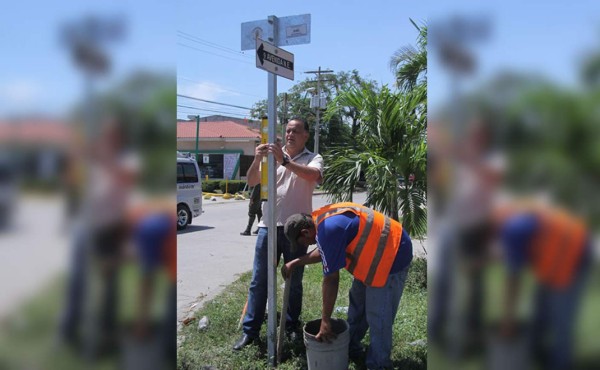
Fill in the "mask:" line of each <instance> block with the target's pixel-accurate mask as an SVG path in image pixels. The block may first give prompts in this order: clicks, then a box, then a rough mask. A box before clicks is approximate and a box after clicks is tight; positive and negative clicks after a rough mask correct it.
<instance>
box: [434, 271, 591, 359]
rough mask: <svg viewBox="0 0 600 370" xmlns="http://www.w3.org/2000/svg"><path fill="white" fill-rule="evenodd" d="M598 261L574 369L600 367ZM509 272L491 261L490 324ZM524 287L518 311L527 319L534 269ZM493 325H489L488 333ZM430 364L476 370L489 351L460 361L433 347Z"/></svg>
mask: <svg viewBox="0 0 600 370" xmlns="http://www.w3.org/2000/svg"><path fill="white" fill-rule="evenodd" d="M598 267H599V266H598V264H597V263H596V264H595V266H594V268H593V269H592V270H591V273H590V275H589V279H588V281H587V284H586V287H585V291H584V293H583V296H582V300H581V302H580V305H581V306H580V309H579V311H578V315H577V322H576V324H575V343H574V346H575V347H574V369H598V368H599V367H600V341H598V339H597V338H598V331H599V329H600V315H598V312H600V268H598ZM504 277H505V273H504V270H503V266H502V265H500V264H499V263H495V264H493V265H491V266H490V267H489V268H488V269H487V271H486V274H485V302H486V304H485V307H484V320H485V322H486V324H488V325H489V324H491V323H495V322H497V321H498V320H499V318H500V315H501V311H502V308H503V296H502V292H503V282H504ZM523 278H524V279H523V287H522V288H523V289H522V291H521V293H520V300H519V304H518V310H517V312H518V315H519V317H520V318H521V320H522V321H524V322H525V321H526V320H527V319H528V318H529V317H530V316H529V315H530V310H531V309H532V305H531V303H532V295H533V293H534V290H535V285H534V279H533V276H532V274H531V272H527V273H525V274H524V276H523ZM490 330H491V329H488V334H489V332H490ZM428 356H429V367H430V368H431V369H447V368H449V364H450V363H451V364H452V366H453V368H457V369H465V370H471V369H473V370H475V369H481V368H482V367H483V368H484V367H485V365H486V362H485V361H486V354H485V353H484V350H483V351H480V352H477V353H474V354H471V355H469V356H468V357H467V358H463V359H461V360H458V361H454V362H450V361H451V359H450V358H449V357H448V354H447V353H445V352H443V350H442V349H441V348H439V347H433V346H432V347H430V348H429V352H428Z"/></svg>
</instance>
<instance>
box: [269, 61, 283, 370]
mask: <svg viewBox="0 0 600 370" xmlns="http://www.w3.org/2000/svg"><path fill="white" fill-rule="evenodd" d="M268 75H269V77H268V79H269V81H268V83H269V89H268V95H267V96H268V99H269V107H268V112H269V143H274V142H275V141H276V139H275V127H276V125H277V110H276V109H277V108H276V104H275V102H276V100H277V76H276V75H275V74H274V73H270V72H269V73H268ZM268 164H269V182H268V188H269V201H268V202H267V205H268V206H269V209H268V214H269V224H268V225H267V227H268V230H269V234H268V238H269V240H268V242H269V258H268V264H269V273H268V277H267V284H268V288H267V294H268V297H269V298H268V302H269V303H268V304H269V317H268V322H267V338H268V344H267V352H268V354H269V362H270V363H271V364H272V365H275V361H276V356H275V355H276V350H277V348H276V343H277V274H276V272H277V220H276V219H275V203H277V201H276V200H277V199H276V197H277V189H276V187H275V157H274V156H273V153H269V158H268ZM281 314H282V315H285V313H284V312H282V313H281Z"/></svg>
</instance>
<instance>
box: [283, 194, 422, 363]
mask: <svg viewBox="0 0 600 370" xmlns="http://www.w3.org/2000/svg"><path fill="white" fill-rule="evenodd" d="M284 232H285V235H286V237H287V238H288V239H289V241H290V245H291V246H292V248H295V249H304V248H307V247H308V246H309V245H311V244H315V243H316V244H317V248H315V249H314V250H313V251H312V252H310V253H307V254H305V255H303V256H301V257H299V258H296V259H294V260H292V261H290V262H288V263H286V264H285V265H284V266H283V267H282V269H281V273H282V275H283V277H284V278H287V277H288V276H290V274H291V272H292V270H294V268H296V267H303V266H305V265H307V264H312V263H317V262H319V261H321V262H322V263H323V275H324V276H323V288H322V291H323V309H322V318H321V327H320V330H319V333H318V334H317V336H316V339H317V340H318V341H325V342H330V341H331V340H332V339H335V337H336V334H335V333H334V332H333V330H332V327H331V314H332V312H333V308H334V305H335V301H336V298H337V294H338V288H339V270H341V269H342V268H344V267H345V268H346V270H348V272H350V273H351V274H352V275H353V276H354V280H353V282H352V287H351V288H350V307H349V309H348V324H349V326H350V332H349V334H350V346H349V352H350V353H349V355H350V357H351V358H357V357H360V356H361V354H362V353H363V351H364V350H363V347H362V344H361V340H362V339H363V338H364V336H365V334H366V332H367V329H369V330H370V338H371V341H370V344H369V348H368V351H367V356H366V365H367V367H368V368H369V369H381V368H391V367H392V361H391V358H390V355H391V351H392V326H393V322H394V318H395V317H396V312H397V311H398V305H399V304H400V298H401V297H402V291H403V289H404V283H405V281H406V276H407V273H408V269H409V266H410V263H411V261H412V258H413V255H412V242H411V239H410V237H409V236H408V234H407V233H406V231H405V230H403V228H402V225H401V224H400V223H399V222H397V221H395V220H393V219H391V218H389V217H387V216H385V215H384V214H382V213H380V212H377V211H374V210H372V209H370V208H367V207H364V206H362V205H360V204H355V203H336V204H330V205H327V206H325V207H322V208H320V209H318V210H316V211H314V212H313V213H312V214H311V215H309V214H295V215H292V216H290V217H289V218H288V219H287V221H286V224H285V227H284Z"/></svg>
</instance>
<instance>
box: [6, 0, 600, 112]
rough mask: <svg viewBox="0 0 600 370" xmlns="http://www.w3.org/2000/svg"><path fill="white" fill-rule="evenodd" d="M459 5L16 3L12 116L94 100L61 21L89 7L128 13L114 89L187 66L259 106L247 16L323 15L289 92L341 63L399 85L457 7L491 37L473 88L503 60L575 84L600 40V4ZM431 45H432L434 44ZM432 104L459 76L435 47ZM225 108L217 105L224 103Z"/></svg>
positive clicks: (113, 48)
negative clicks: (398, 62)
mask: <svg viewBox="0 0 600 370" xmlns="http://www.w3.org/2000/svg"><path fill="white" fill-rule="evenodd" d="M481 3H482V2H481V1H474V0H473V1H472V0H468V1H467V0H461V1H460V2H458V1H453V2H451V4H447V2H441V1H437V2H433V1H429V2H401V1H384V0H375V1H371V2H369V3H368V5H366V4H367V3H366V2H364V1H356V0H348V1H340V0H335V1H327V2H325V1H316V0H307V1H302V2H289V1H262V2H247V1H241V0H232V1H228V2H224V1H200V0H176V1H174V2H165V1H160V0H147V1H142V0H124V1H99V0H94V1H85V2H73V1H65V0H63V1H54V2H51V3H47V2H40V1H31V0H23V1H18V2H10V6H7V7H5V9H4V11H2V12H0V50H2V58H0V70H2V73H0V117H7V116H19V115H21V116H23V115H61V114H64V113H66V112H68V111H69V109H70V108H72V107H73V105H74V104H76V103H77V102H80V101H82V99H83V97H84V96H85V94H84V79H83V76H82V73H81V72H80V71H79V70H77V69H76V68H75V67H74V64H73V62H72V60H71V57H70V55H69V51H68V49H67V48H66V47H65V46H64V45H61V43H60V38H59V28H60V26H61V25H62V24H64V23H65V22H72V21H79V20H81V19H82V18H84V17H85V16H87V15H89V14H96V15H99V16H101V17H109V16H117V17H121V18H122V19H124V23H125V25H126V27H125V37H124V38H123V39H122V40H119V41H117V42H111V43H109V44H108V45H107V46H106V48H107V50H108V52H109V53H110V55H111V59H112V64H113V70H112V72H111V74H110V75H108V76H106V77H104V78H101V79H98V80H96V83H97V89H98V90H100V91H101V90H103V89H107V88H109V87H110V86H111V85H114V84H115V83H116V82H117V81H119V80H122V79H123V78H124V77H125V76H127V75H129V74H131V73H132V72H135V71H139V70H142V69H144V70H148V69H150V70H153V71H168V72H172V73H175V72H176V73H177V83H178V92H179V93H180V94H184V95H191V96H195V97H198V98H202V99H206V100H212V101H216V102H221V103H225V104H232V105H238V106H242V107H248V108H249V107H252V105H253V104H254V103H255V102H257V101H258V100H260V99H264V98H266V95H267V72H265V71H263V70H260V69H258V68H256V66H255V56H254V51H253V50H247V51H244V52H242V51H241V50H240V42H241V23H243V22H249V21H256V20H265V19H267V17H268V16H269V15H275V16H278V17H285V16H291V15H299V14H311V17H312V19H311V42H310V43H309V44H304V45H293V46H287V47H285V49H286V50H287V51H289V52H291V53H293V54H294V56H295V65H296V68H295V81H289V80H287V79H285V78H282V77H279V78H278V92H279V93H281V92H285V91H287V90H288V89H289V88H290V87H291V86H293V84H294V83H297V82H300V81H302V80H304V79H306V78H314V75H312V74H306V73H304V72H306V71H308V70H315V69H317V68H318V67H319V66H320V67H322V68H323V69H331V70H333V71H335V72H340V71H350V70H352V69H356V70H358V71H359V73H360V75H361V76H363V77H365V78H370V79H373V80H375V81H377V82H378V83H380V84H387V85H389V86H392V85H393V82H394V81H393V78H394V76H393V74H392V72H391V71H390V69H389V60H390V57H391V56H392V54H393V53H394V52H395V51H396V50H398V48H400V47H402V46H404V45H408V44H414V42H415V40H416V36H417V34H416V30H415V29H414V27H413V25H412V24H411V23H410V21H409V18H412V19H414V20H415V21H416V22H418V23H421V22H425V21H427V22H428V23H430V24H431V23H432V22H436V21H439V20H443V19H447V18H448V17H450V16H453V15H455V14H462V15H465V16H469V17H483V18H485V19H487V20H488V22H489V29H490V32H489V37H488V38H487V39H486V40H481V41H480V42H477V43H474V44H473V45H472V50H473V54H474V55H475V56H476V58H477V61H478V63H477V64H478V68H477V70H476V73H475V74H473V75H472V76H470V77H468V78H465V79H464V81H463V82H464V85H465V88H472V87H475V86H477V85H478V84H480V83H481V81H483V80H485V79H487V78H490V76H493V75H494V74H496V73H498V71H500V70H502V69H512V70H517V71H524V72H526V73H529V72H531V73H537V74H541V75H545V76H547V77H549V78H550V79H552V80H555V81H558V82H561V83H564V84H571V85H573V84H575V83H576V82H577V69H578V65H579V63H580V61H581V59H582V58H583V56H584V55H585V54H586V53H589V52H591V51H592V50H598V49H599V48H600V2H596V1H591V0H582V1H578V2H572V3H569V4H565V3H548V2H547V1H541V0H532V1H528V2H526V3H525V2H522V1H517V0H505V1H502V2H495V3H492V4H485V5H482V4H481ZM430 46H431V44H430ZM429 60H430V63H429V71H428V81H429V91H428V93H429V96H428V98H429V106H430V111H431V110H432V109H431V108H435V107H436V106H438V105H440V104H442V103H443V102H445V101H447V100H448V97H449V93H451V90H450V89H449V85H450V84H449V80H448V74H447V73H446V71H445V70H444V69H443V68H442V67H441V66H440V65H439V63H437V62H436V53H435V49H434V48H432V47H430V49H429ZM179 104H181V105H186V106H190V107H196V108H202V109H204V110H202V111H201V110H198V109H193V108H183V107H178V108H177V115H178V117H179V118H186V117H187V115H188V114H200V115H210V114H213V113H215V114H219V113H221V114H231V115H232V116H236V117H244V116H247V114H248V110H247V109H239V108H232V107H226V106H222V105H215V104H208V103H201V102H197V101H191V100H189V99H180V101H179ZM212 111H217V112H212Z"/></svg>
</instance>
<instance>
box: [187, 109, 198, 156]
mask: <svg viewBox="0 0 600 370" xmlns="http://www.w3.org/2000/svg"><path fill="white" fill-rule="evenodd" d="M188 119H196V152H195V153H196V162H198V140H199V139H200V115H193V114H190V115H188Z"/></svg>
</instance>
